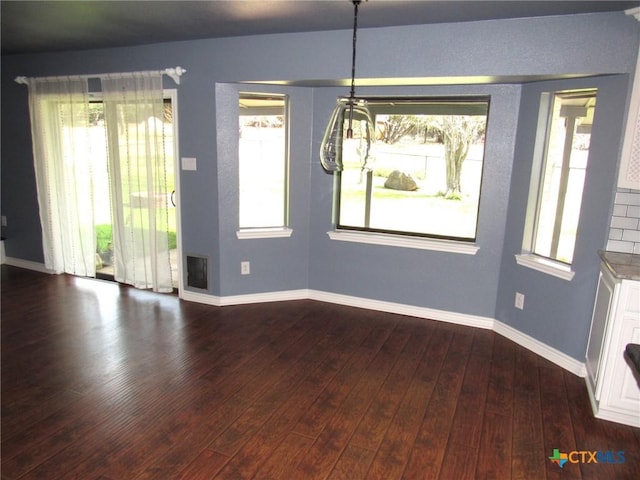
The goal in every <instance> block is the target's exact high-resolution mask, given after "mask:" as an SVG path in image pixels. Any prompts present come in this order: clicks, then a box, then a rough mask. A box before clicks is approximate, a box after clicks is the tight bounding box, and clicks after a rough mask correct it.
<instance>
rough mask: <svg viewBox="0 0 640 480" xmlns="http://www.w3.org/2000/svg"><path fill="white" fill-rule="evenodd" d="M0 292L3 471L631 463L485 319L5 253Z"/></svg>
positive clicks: (546, 472) (533, 468)
mask: <svg viewBox="0 0 640 480" xmlns="http://www.w3.org/2000/svg"><path fill="white" fill-rule="evenodd" d="M1 300H2V318H1V327H2V438H1V454H2V467H1V477H2V479H4V480H14V479H38V480H46V479H52V480H53V479H83V480H98V479H101V480H138V479H208V480H209V479H233V480H235V479H287V480H290V479H348V480H358V479H367V480H368V479H385V480H392V479H401V478H405V479H421V478H424V479H442V480H452V479H492V480H502V479H514V480H515V479H536V480H538V479H545V478H546V479H555V478H558V479H581V478H583V479H616V480H620V479H632V478H633V479H635V478H638V477H637V472H638V471H639V470H640V432H639V431H638V429H634V428H631V427H626V426H623V425H618V424H615V423H611V422H606V421H603V420H597V419H595V418H594V417H593V415H592V413H591V408H590V405H589V400H588V396H587V391H586V388H585V383H584V380H583V379H581V378H578V377H575V376H574V375H572V374H570V373H568V372H566V371H564V370H562V369H561V368H559V367H557V366H555V365H553V364H551V363H549V362H547V361H545V360H544V359H541V358H540V357H538V356H536V355H535V354H533V353H531V352H529V351H528V350H525V349H524V348H521V347H519V346H518V345H516V344H514V343H512V342H511V341H509V340H507V339H505V338H503V337H501V336H499V335H497V334H495V333H494V332H491V331H486V330H481V329H474V328H469V327H462V326H456V325H450V324H446V323H441V322H435V321H428V320H422V319H415V318H410V317H404V316H400V315H392V314H387V313H380V312H373V311H368V310H363V309H356V308H350V307H344V306H337V305H331V304H325V303H321V302H314V301H291V302H279V303H268V304H260V305H243V306H230V307H212V306H206V305H200V304H195V303H188V302H182V301H180V300H179V299H178V298H177V297H175V296H171V295H158V294H152V293H149V292H144V291H139V290H135V289H133V288H129V287H125V286H120V285H117V284H113V283H108V282H104V281H97V280H90V279H82V278H74V277H70V276H65V275H62V276H54V275H45V274H40V273H37V272H31V271H27V270H22V269H18V268H15V267H9V266H6V265H4V266H2V299H1ZM556 448H557V449H559V450H560V451H561V452H565V453H568V452H571V451H574V450H577V451H596V450H597V451H605V452H606V451H612V452H620V451H623V452H624V458H625V462H624V463H617V464H607V463H598V464H594V463H570V462H569V463H567V464H565V465H564V467H563V468H562V469H561V468H559V467H558V466H557V465H555V464H553V463H552V462H551V461H550V460H549V456H551V455H552V454H553V450H554V449H556Z"/></svg>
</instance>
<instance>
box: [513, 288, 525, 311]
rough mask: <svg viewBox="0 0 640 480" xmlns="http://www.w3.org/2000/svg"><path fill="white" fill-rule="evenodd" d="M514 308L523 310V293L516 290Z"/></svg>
mask: <svg viewBox="0 0 640 480" xmlns="http://www.w3.org/2000/svg"><path fill="white" fill-rule="evenodd" d="M515 305H516V308H518V309H520V310H524V293H520V292H516V304H515Z"/></svg>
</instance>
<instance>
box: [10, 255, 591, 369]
mask: <svg viewBox="0 0 640 480" xmlns="http://www.w3.org/2000/svg"><path fill="white" fill-rule="evenodd" d="M6 263H7V265H12V266H15V267H20V268H26V269H29V270H36V271H39V272H43V273H53V272H52V271H51V270H47V269H46V268H45V266H44V264H42V263H38V262H31V261H28V260H20V259H16V258H11V257H7V262H6ZM180 298H181V299H182V300H185V301H189V302H195V303H202V304H206V305H213V306H216V307H224V306H230V305H246V304H251V303H266V302H286V301H290V300H316V301H320V302H326V303H334V304H338V305H346V306H350V307H356V308H364V309H367V310H375V311H380V312H387V313H393V314H397V315H406V316H410V317H416V318H424V319H426V320H435V321H440V322H447V323H453V324H457V325H463V326H467V327H474V328H482V329H485V330H493V331H494V332H496V333H497V334H499V335H502V336H503V337H506V338H508V339H509V340H511V341H513V342H514V343H516V344H518V345H520V346H521V347H524V348H526V349H527V350H530V351H532V352H533V353H535V354H537V355H540V356H541V357H542V358H544V359H546V360H549V361H550V362H552V363H554V364H556V365H558V366H559V367H562V368H564V369H565V370H567V371H569V372H571V373H573V374H574V375H577V376H578V377H583V378H584V377H586V374H587V369H586V365H585V363H584V362H579V361H578V360H576V359H574V358H572V357H570V356H568V355H567V354H565V353H562V352H561V351H559V350H556V349H555V348H553V347H550V346H549V345H547V344H545V343H543V342H541V341H539V340H536V339H535V338H532V337H530V336H529V335H527V334H525V333H522V332H520V331H519V330H516V329H515V328H513V327H510V326H509V325H506V324H504V323H502V322H500V321H498V320H495V319H493V318H490V317H483V316H479V315H469V314H466V313H458V312H450V311H446V310H437V309H434V308H427V307H418V306H415V305H406V304H402V303H395V302H386V301H382V300H373V299H370V298H362V297H354V296H351V295H343V294H340V293H333V292H325V291H322V290H308V289H300V290H284V291H277V292H264V293H249V294H245V295H228V296H223V297H220V296H217V295H211V294H209V293H204V292H194V291H191V290H182V291H181V292H180Z"/></svg>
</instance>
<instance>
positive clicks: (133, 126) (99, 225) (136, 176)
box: [90, 96, 180, 289]
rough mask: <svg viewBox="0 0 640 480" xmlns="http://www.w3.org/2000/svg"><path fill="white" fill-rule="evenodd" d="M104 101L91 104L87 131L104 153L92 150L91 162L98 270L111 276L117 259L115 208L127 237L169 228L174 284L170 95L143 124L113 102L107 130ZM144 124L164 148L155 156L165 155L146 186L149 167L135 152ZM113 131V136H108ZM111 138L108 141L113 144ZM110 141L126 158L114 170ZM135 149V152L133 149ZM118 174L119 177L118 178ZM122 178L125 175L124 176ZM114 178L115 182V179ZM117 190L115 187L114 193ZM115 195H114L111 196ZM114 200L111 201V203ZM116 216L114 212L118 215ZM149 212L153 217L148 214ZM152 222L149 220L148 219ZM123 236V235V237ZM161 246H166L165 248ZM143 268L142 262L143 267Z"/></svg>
mask: <svg viewBox="0 0 640 480" xmlns="http://www.w3.org/2000/svg"><path fill="white" fill-rule="evenodd" d="M104 109H105V106H104V103H103V102H102V100H101V99H100V98H95V99H94V100H93V101H92V102H91V106H90V124H91V127H90V136H91V142H92V145H93V146H94V147H98V146H99V147H100V148H95V150H96V151H98V152H104V155H96V156H94V157H93V158H92V161H93V162H94V165H93V171H94V192H95V211H94V219H95V236H96V276H97V277H99V278H103V279H110V280H113V279H114V268H115V263H116V255H117V254H116V249H115V248H114V247H115V244H116V242H115V241H114V236H113V235H114V225H113V221H114V213H115V212H114V210H117V211H118V212H119V213H120V221H121V222H122V223H123V224H126V225H128V226H131V225H133V226H134V227H133V228H131V229H129V230H127V232H126V233H125V234H124V235H125V237H127V236H130V235H140V236H148V235H152V233H151V232H153V231H154V230H160V231H163V232H165V231H166V232H167V233H168V236H167V239H168V240H167V242H168V244H167V245H166V250H167V254H168V257H169V261H170V265H171V268H170V274H171V284H172V285H173V288H174V289H177V288H179V279H180V265H179V258H180V256H179V252H178V238H177V236H178V218H177V217H178V214H177V208H176V203H177V192H176V186H177V178H176V176H177V173H176V172H177V168H176V152H177V129H176V124H175V122H174V118H175V116H174V100H173V98H172V97H171V96H166V97H165V99H164V103H163V112H162V115H161V117H162V118H159V115H156V116H152V117H149V118H147V119H146V120H145V122H147V124H146V125H142V126H141V125H139V124H138V123H137V122H135V116H133V117H132V118H131V119H130V120H127V118H126V117H127V116H128V115H127V112H126V108H125V107H122V108H116V110H117V115H118V116H119V117H120V120H121V122H120V124H119V128H118V129H117V130H114V129H112V130H111V131H110V132H107V131H106V130H105V127H104V123H105V120H104V118H105V110H104ZM139 128H142V129H144V130H147V131H153V132H154V134H155V135H157V136H159V137H161V142H160V143H159V144H160V145H161V148H162V152H158V154H157V155H156V157H157V158H158V159H160V160H159V161H163V162H164V165H160V166H159V168H158V170H159V171H161V172H162V173H161V175H157V177H158V178H156V179H155V180H154V186H153V188H147V185H148V184H149V179H148V178H147V169H146V168H145V166H144V165H143V164H142V163H141V162H140V163H139V162H138V161H137V158H136V152H137V151H138V147H139V145H138V143H139V142H141V140H140V137H139V136H138V135H137V130H138V129H139ZM109 135H111V140H109ZM109 142H112V147H111V149H110V148H109ZM113 142H115V143H116V144H117V150H118V151H122V152H126V154H127V156H128V157H129V162H128V163H127V164H123V165H124V166H123V167H122V168H120V167H119V170H120V171H119V172H118V173H117V175H116V174H115V173H116V172H113V171H112V170H113V167H110V166H109V162H108V156H107V152H108V151H111V154H112V155H113V154H114V153H115V152H114V150H116V148H115V147H113ZM132 152H133V153H132ZM117 178H119V179H120V180H119V181H118V180H116V179H117ZM122 178H124V179H125V180H124V181H123V180H122ZM115 182H118V186H117V188H115V185H114V183H115ZM115 192H117V193H115ZM114 195H116V196H115V197H114ZM114 202H115V203H114ZM115 217H118V216H117V215H116V216H115ZM149 218H151V220H149ZM150 223H152V224H153V225H150ZM126 240H127V238H125V240H124V241H126ZM163 251H164V249H163ZM143 268H144V267H143Z"/></svg>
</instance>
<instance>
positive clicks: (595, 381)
mask: <svg viewBox="0 0 640 480" xmlns="http://www.w3.org/2000/svg"><path fill="white" fill-rule="evenodd" d="M613 291H614V284H613V282H611V280H610V279H609V277H608V276H606V275H603V274H602V273H600V279H599V281H598V291H597V294H596V304H595V307H594V310H593V319H592V320H591V333H590V335H589V344H588V345H587V358H586V366H587V377H588V378H587V380H588V381H589V382H590V383H591V387H592V391H594V392H595V397H596V399H597V400H600V390H601V389H602V382H601V381H600V380H599V375H601V371H602V363H604V362H601V360H603V358H601V357H602V353H603V351H606V349H604V342H605V334H606V331H607V320H608V319H609V310H610V307H611V300H612V298H613Z"/></svg>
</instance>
